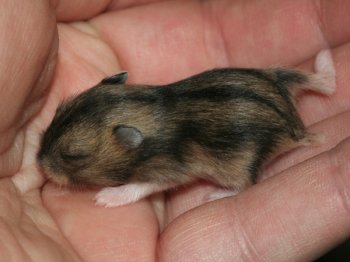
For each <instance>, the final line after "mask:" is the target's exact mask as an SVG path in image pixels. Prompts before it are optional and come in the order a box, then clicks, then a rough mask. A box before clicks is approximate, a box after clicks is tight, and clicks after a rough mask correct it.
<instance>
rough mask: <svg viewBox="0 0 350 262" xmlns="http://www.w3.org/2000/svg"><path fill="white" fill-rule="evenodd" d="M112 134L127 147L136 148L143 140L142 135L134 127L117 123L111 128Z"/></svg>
mask: <svg viewBox="0 0 350 262" xmlns="http://www.w3.org/2000/svg"><path fill="white" fill-rule="evenodd" d="M113 135H114V137H115V138H116V139H117V141H118V142H119V143H121V144H122V145H124V146H125V147H127V148H130V149H132V148H137V147H138V146H139V145H140V144H141V143H142V141H143V135H142V133H141V132H140V130H138V129H137V128H136V127H131V126H124V125H118V126H116V127H114V128H113Z"/></svg>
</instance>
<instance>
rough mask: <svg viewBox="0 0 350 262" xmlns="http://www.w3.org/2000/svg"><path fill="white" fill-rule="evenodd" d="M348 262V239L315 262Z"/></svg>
mask: <svg viewBox="0 0 350 262" xmlns="http://www.w3.org/2000/svg"><path fill="white" fill-rule="evenodd" d="M328 261H332V262H333V261H334V262H349V261H350V239H348V240H347V241H346V242H344V243H343V244H341V245H340V246H338V247H336V248H335V249H333V250H332V251H330V252H329V253H327V254H326V255H324V256H323V257H321V258H319V259H317V260H316V261H315V262H328Z"/></svg>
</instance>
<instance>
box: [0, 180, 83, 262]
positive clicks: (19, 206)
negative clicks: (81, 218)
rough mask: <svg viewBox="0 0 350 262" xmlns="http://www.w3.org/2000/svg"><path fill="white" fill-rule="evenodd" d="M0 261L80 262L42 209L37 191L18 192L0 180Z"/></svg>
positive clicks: (7, 182) (7, 181)
mask: <svg viewBox="0 0 350 262" xmlns="http://www.w3.org/2000/svg"><path fill="white" fill-rule="evenodd" d="M0 214H1V216H0V232H1V233H0V261H80V260H79V258H78V256H77V255H76V254H75V252H74V251H73V249H72V247H71V246H70V244H69V243H68V242H67V240H66V239H65V238H64V237H63V236H62V234H61V233H60V231H59V229H58V228H57V225H56V223H55V222H54V221H53V219H52V218H51V217H50V216H49V214H48V212H47V211H46V210H45V209H43V208H42V205H41V200H40V194H39V192H38V190H33V191H31V192H29V193H27V194H25V195H22V194H19V193H18V191H17V190H16V187H15V186H14V184H13V183H12V182H11V180H10V179H1V182H0Z"/></svg>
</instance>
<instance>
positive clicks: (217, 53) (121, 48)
mask: <svg viewBox="0 0 350 262" xmlns="http://www.w3.org/2000/svg"><path fill="white" fill-rule="evenodd" d="M314 3H315V2H310V1H292V0H290V1H283V2H281V1H272V0H270V1H264V2H259V1H249V2H246V1H186V2H181V1H179V2H177V1H173V2H159V3H155V4H150V5H146V6H138V7H136V8H132V9H127V10H123V11H120V12H113V13H109V14H105V15H103V16H99V17H96V19H93V20H92V21H91V22H92V24H93V25H94V26H95V27H96V29H97V30H98V32H99V34H100V36H101V37H102V38H103V39H105V41H106V42H107V43H108V44H109V45H110V46H111V47H112V48H113V50H115V52H116V53H117V54H118V56H119V58H120V60H121V63H122V66H123V68H124V69H126V70H129V71H130V70H132V74H131V75H130V77H131V80H134V81H136V80H137V81H140V82H148V83H159V82H161V83H165V82H171V81H174V80H178V79H180V78H183V77H185V76H188V75H191V74H193V73H196V72H199V71H203V70H204V69H208V68H212V67H225V66H248V67H254V66H271V65H295V64H299V63H301V62H302V61H304V60H306V59H308V58H310V57H312V56H313V55H315V54H316V53H317V52H318V51H319V50H320V49H322V48H325V47H326V46H327V44H328V43H329V44H330V45H331V46H336V45H338V44H341V43H342V42H343V41H345V39H348V38H349V36H350V29H349V28H348V27H347V26H346V25H347V24H348V23H349V22H350V21H349V20H350V18H349V16H348V15H347V12H345V11H344V10H349V8H350V3H348V2H347V3H344V2H343V1H332V4H327V5H329V7H328V6H327V8H326V7H324V6H322V4H320V5H321V6H319V5H317V4H314ZM320 3H321V2H320ZM322 3H324V2H322ZM320 10H322V12H321V11H320ZM334 13H337V15H336V16H334V15H333V14H334ZM320 14H322V15H320ZM136 21H137V22H136ZM320 25H322V26H320ZM334 27H337V28H343V29H344V30H342V31H341V32H340V30H338V29H337V30H333V28H334ZM121 36H122V37H121ZM264 50H268V51H266V52H264ZM145 65H147V66H145ZM135 79H136V80H135Z"/></svg>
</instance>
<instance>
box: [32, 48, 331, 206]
mask: <svg viewBox="0 0 350 262" xmlns="http://www.w3.org/2000/svg"><path fill="white" fill-rule="evenodd" d="M318 60H319V62H318V63H319V64H320V66H318V67H319V68H321V69H322V70H323V71H324V72H318V73H316V74H311V73H306V72H301V71H298V70H293V69H285V68H273V69H247V68H223V69H214V70H210V71H206V72H203V73H200V74H198V75H195V76H192V77H189V78H187V79H184V80H181V81H178V82H175V83H172V84H168V85H163V86H150V85H135V84H125V82H126V80H127V76H128V75H127V73H126V72H122V73H119V74H116V75H114V76H111V77H108V78H105V79H103V80H102V81H101V82H100V83H99V84H97V85H96V86H95V87H92V88H91V89H89V90H87V91H86V92H84V93H82V94H80V95H78V96H77V97H75V98H73V99H71V100H68V101H66V102H64V103H63V104H62V105H61V106H59V108H58V109H57V111H56V115H55V116H54V119H53V121H52V123H51V124H50V126H49V127H48V128H47V130H46V131H45V132H44V134H43V136H42V140H41V146H40V150H39V153H38V162H39V165H40V166H41V168H42V170H43V171H44V172H45V173H46V174H47V175H48V177H49V178H50V179H52V180H53V181H56V182H57V183H59V184H64V185H79V186H81V185H83V186H100V187H107V188H104V189H103V190H102V191H100V192H99V193H98V194H97V196H96V199H97V203H98V204H101V205H105V206H119V205H125V204H129V203H132V202H135V201H137V200H139V199H141V198H143V197H146V196H148V195H150V194H152V193H154V192H158V191H162V190H165V189H168V188H171V187H174V186H177V185H181V184H185V183H189V182H192V181H194V180H196V179H206V180H209V181H212V182H214V183H216V184H218V185H220V186H221V187H222V188H224V189H225V190H226V191H227V192H235V191H237V190H242V189H244V188H246V187H247V186H249V185H251V184H252V183H254V181H255V179H256V176H257V172H258V171H259V168H260V167H261V165H262V163H263V162H264V161H265V160H266V159H268V158H270V157H271V156H272V155H275V154H277V153H280V152H282V151H286V150H290V149H292V148H295V147H298V146H301V145H309V144H312V143H313V142H315V140H316V139H317V137H316V136H314V135H313V134H309V133H308V132H307V131H306V129H305V126H304V124H303V123H302V121H301V119H300V117H299V115H298V113H297V111H296V109H295V107H294V98H295V97H296V95H297V94H298V93H299V91H300V90H302V89H312V90H315V91H319V92H321V93H324V94H331V93H332V92H333V91H334V88H335V87H334V84H332V81H331V80H330V79H331V77H333V79H334V75H333V76H332V73H333V72H334V71H332V65H331V64H330V63H331V62H332V60H331V58H330V54H329V51H328V53H327V52H323V53H321V54H320V55H319V56H318ZM316 62H317V61H316ZM324 65H326V66H324ZM316 67H317V64H316ZM325 68H326V69H325ZM327 70H328V71H327ZM227 195H230V193H228V194H227ZM223 196H226V195H225V194H224V195H223Z"/></svg>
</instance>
